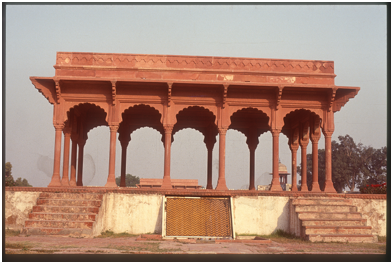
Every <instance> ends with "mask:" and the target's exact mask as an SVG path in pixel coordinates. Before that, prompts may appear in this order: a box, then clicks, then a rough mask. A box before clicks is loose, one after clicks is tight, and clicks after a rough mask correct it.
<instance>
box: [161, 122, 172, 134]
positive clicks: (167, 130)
mask: <svg viewBox="0 0 391 265" xmlns="http://www.w3.org/2000/svg"><path fill="white" fill-rule="evenodd" d="M163 128H164V133H170V134H171V133H172V130H173V129H174V125H172V124H166V125H163Z"/></svg>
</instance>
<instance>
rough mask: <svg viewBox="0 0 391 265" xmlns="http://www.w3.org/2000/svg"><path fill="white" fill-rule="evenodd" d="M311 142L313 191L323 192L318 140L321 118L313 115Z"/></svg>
mask: <svg viewBox="0 0 391 265" xmlns="http://www.w3.org/2000/svg"><path fill="white" fill-rule="evenodd" d="M310 137H311V142H312V190H311V191H312V192H321V190H320V187H319V180H318V142H319V139H320V119H319V117H318V116H315V115H314V116H313V120H312V124H311V136H310Z"/></svg>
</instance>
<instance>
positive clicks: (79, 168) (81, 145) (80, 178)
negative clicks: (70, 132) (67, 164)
mask: <svg viewBox="0 0 391 265" xmlns="http://www.w3.org/2000/svg"><path fill="white" fill-rule="evenodd" d="M86 140H87V139H86V138H83V137H79V142H78V145H79V155H78V158H79V161H78V162H77V183H76V185H77V186H83V159H84V145H85V144H86Z"/></svg>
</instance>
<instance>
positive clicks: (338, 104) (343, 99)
mask: <svg viewBox="0 0 391 265" xmlns="http://www.w3.org/2000/svg"><path fill="white" fill-rule="evenodd" d="M335 88H336V91H335V96H334V98H332V100H333V112H337V111H340V110H341V108H342V107H343V106H345V104H346V103H347V102H348V101H349V99H351V98H354V97H355V96H356V95H357V93H358V91H359V90H360V88H359V87H350V86H336V87H335Z"/></svg>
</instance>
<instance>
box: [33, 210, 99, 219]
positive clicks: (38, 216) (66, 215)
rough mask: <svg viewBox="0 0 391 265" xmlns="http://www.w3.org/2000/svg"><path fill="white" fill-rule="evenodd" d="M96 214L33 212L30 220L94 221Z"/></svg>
mask: <svg viewBox="0 0 391 265" xmlns="http://www.w3.org/2000/svg"><path fill="white" fill-rule="evenodd" d="M95 218H96V214H91V213H46V212H33V213H30V214H29V219H30V220H64V221H95Z"/></svg>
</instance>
